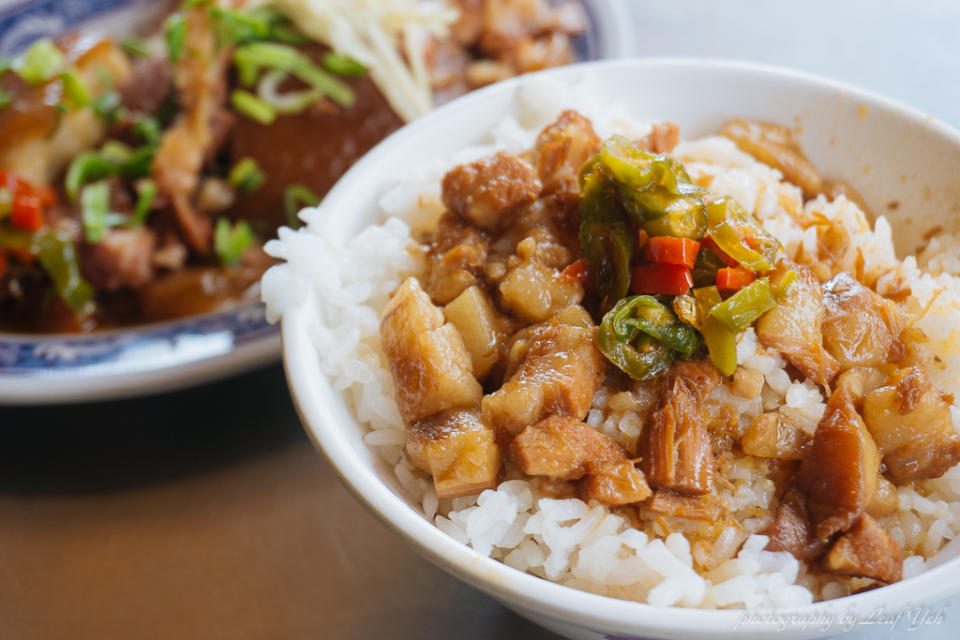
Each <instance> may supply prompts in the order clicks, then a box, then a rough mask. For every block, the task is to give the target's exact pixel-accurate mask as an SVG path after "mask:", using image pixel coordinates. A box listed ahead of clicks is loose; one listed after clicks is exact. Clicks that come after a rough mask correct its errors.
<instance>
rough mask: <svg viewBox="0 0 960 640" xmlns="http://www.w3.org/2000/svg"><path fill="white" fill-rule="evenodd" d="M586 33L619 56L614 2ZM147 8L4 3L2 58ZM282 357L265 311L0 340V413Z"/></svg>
mask: <svg viewBox="0 0 960 640" xmlns="http://www.w3.org/2000/svg"><path fill="white" fill-rule="evenodd" d="M579 1H580V2H581V3H582V4H583V7H584V9H585V11H586V13H587V16H588V18H589V23H590V28H589V29H588V31H587V33H585V34H584V36H583V37H581V38H579V40H578V42H577V49H578V53H579V54H580V57H581V58H583V59H586V60H595V59H599V58H607V57H617V56H618V55H620V51H621V50H622V48H623V47H622V44H623V42H624V39H623V35H622V32H621V31H620V30H621V29H622V27H623V21H621V20H618V18H617V15H618V11H617V9H616V7H614V6H613V5H614V4H616V2H615V0H596V1H593V2H591V1H590V0H579ZM166 5H167V3H164V2H153V1H151V0H26V1H23V0H20V1H18V0H12V1H11V0H0V55H11V54H14V53H16V52H17V51H20V50H22V49H23V48H24V47H26V46H27V45H29V44H30V43H31V42H32V41H34V40H36V39H37V38H40V37H43V36H55V35H58V34H60V33H62V32H64V31H68V30H73V29H77V28H84V27H87V28H89V27H93V28H96V29H98V30H101V31H103V32H105V33H109V34H111V35H121V34H124V33H127V32H130V31H131V30H132V29H134V28H135V27H136V26H137V25H138V24H147V23H149V22H151V21H155V20H156V19H157V18H158V17H159V15H160V13H161V12H162V11H163V8H164V7H165V6H166ZM279 357H280V331H279V327H278V326H274V325H270V324H269V323H268V322H267V320H266V317H265V313H264V308H263V305H262V304H260V303H259V302H249V303H246V304H243V305H241V306H238V307H235V308H233V309H230V310H228V311H223V312H219V313H213V314H208V315H203V316H194V317H188V318H183V319H180V320H176V321H172V322H166V323H162V324H152V325H146V326H143V327H137V328H133V329H124V330H116V331H102V332H97V333H93V334H87V335H83V334H81V335H23V334H7V333H0V404H7V405H10V404H42V403H57V402H80V401H88V400H105V399H112V398H119V397H123V396H132V395H142V394H149V393H158V392H161V391H168V390H171V389H176V388H181V387H186V386H190V385H194V384H198V383H200V382H205V381H209V380H214V379H217V378H222V377H227V376H230V375H234V374H237V373H240V372H242V371H245V370H247V369H251V368H253V367H256V366H258V365H262V364H266V363H267V362H270V361H272V360H277V359H279Z"/></svg>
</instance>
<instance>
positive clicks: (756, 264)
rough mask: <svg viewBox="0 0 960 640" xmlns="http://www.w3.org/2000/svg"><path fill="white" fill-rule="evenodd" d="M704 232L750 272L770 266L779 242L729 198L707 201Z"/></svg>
mask: <svg viewBox="0 0 960 640" xmlns="http://www.w3.org/2000/svg"><path fill="white" fill-rule="evenodd" d="M706 208H707V235H709V236H710V237H711V238H713V241H714V242H716V243H717V246H718V247H720V248H721V249H722V250H723V252H724V253H726V254H727V255H728V256H730V257H731V258H733V259H734V260H736V261H737V262H739V263H740V264H741V265H743V266H744V267H746V268H748V269H750V270H751V271H754V272H760V273H763V272H764V271H769V270H770V269H772V268H773V264H774V261H775V260H776V255H777V251H779V250H780V243H779V242H777V239H776V238H774V237H773V236H771V235H770V234H769V233H767V231H766V230H765V229H764V228H763V227H762V226H761V225H760V223H759V222H757V219H756V218H754V217H753V216H752V215H751V214H750V213H748V212H747V211H746V210H745V209H744V208H743V207H741V206H740V204H739V203H737V201H736V200H734V199H733V198H718V199H716V200H713V201H712V202H708V203H707V207H706Z"/></svg>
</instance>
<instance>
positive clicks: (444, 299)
mask: <svg viewBox="0 0 960 640" xmlns="http://www.w3.org/2000/svg"><path fill="white" fill-rule="evenodd" d="M489 251H490V247H489V245H488V243H487V239H486V238H485V237H484V236H483V235H482V234H481V233H480V232H479V231H477V230H476V229H474V228H473V227H471V226H469V225H467V224H465V223H464V222H463V221H462V220H461V219H460V218H458V217H457V216H455V215H453V214H452V213H449V212H447V213H445V214H443V215H442V216H441V217H440V221H439V222H438V223H437V229H436V230H435V231H434V233H433V238H432V240H431V247H430V252H429V254H428V255H427V263H428V265H429V267H430V269H429V272H428V273H427V277H426V280H425V283H424V288H425V289H426V291H427V293H429V294H430V299H431V300H433V301H434V302H435V303H436V304H447V303H448V302H450V301H451V300H453V299H454V298H456V297H457V296H459V295H460V294H461V293H463V292H464V291H465V290H466V289H467V288H469V287H471V286H473V285H475V284H476V283H477V282H478V277H477V276H478V274H479V273H480V272H481V271H482V270H483V267H484V264H485V263H486V260H487V256H488V254H489Z"/></svg>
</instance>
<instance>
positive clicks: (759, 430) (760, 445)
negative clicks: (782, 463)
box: [740, 412, 811, 460]
mask: <svg viewBox="0 0 960 640" xmlns="http://www.w3.org/2000/svg"><path fill="white" fill-rule="evenodd" d="M810 442H811V438H810V436H808V435H807V433H806V432H805V431H804V430H803V429H801V428H800V427H798V426H797V425H795V424H793V423H792V422H791V421H790V418H789V417H788V416H787V415H786V414H783V413H780V412H771V413H764V414H763V415H759V416H757V417H756V418H755V419H754V420H753V422H751V423H750V426H749V427H747V430H746V431H745V432H744V434H743V435H742V436H741V437H740V447H741V448H742V449H743V452H744V453H747V454H749V455H751V456H758V457H760V458H776V459H777V460H802V459H803V457H804V455H806V452H807V450H808V449H809V448H810Z"/></svg>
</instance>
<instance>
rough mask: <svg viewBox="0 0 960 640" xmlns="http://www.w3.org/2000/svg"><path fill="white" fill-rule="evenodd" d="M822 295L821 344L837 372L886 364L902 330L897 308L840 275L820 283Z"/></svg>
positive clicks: (851, 279) (845, 276)
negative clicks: (836, 363)
mask: <svg viewBox="0 0 960 640" xmlns="http://www.w3.org/2000/svg"><path fill="white" fill-rule="evenodd" d="M823 292H824V293H823V306H824V309H825V310H826V316H825V317H824V321H823V344H824V346H825V347H826V348H827V351H829V352H830V354H831V355H832V356H833V357H834V358H836V359H837V361H838V362H839V363H840V369H841V370H844V369H849V368H850V367H877V366H880V365H883V364H885V363H886V362H887V361H889V360H890V350H891V348H893V346H894V344H895V343H896V340H897V337H898V336H899V335H900V331H901V330H902V329H903V319H902V318H901V316H900V312H899V311H898V310H897V305H896V304H895V303H894V302H893V301H892V300H887V299H886V298H884V297H883V296H880V295H878V294H876V293H874V292H873V291H871V290H870V289H868V288H866V287H865V286H863V285H862V284H860V283H859V282H857V281H856V280H854V279H853V278H851V277H850V276H849V275H848V274H846V273H843V272H841V273H839V274H837V275H836V276H835V277H834V278H833V279H831V280H830V281H828V282H827V283H826V284H824V285H823Z"/></svg>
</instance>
